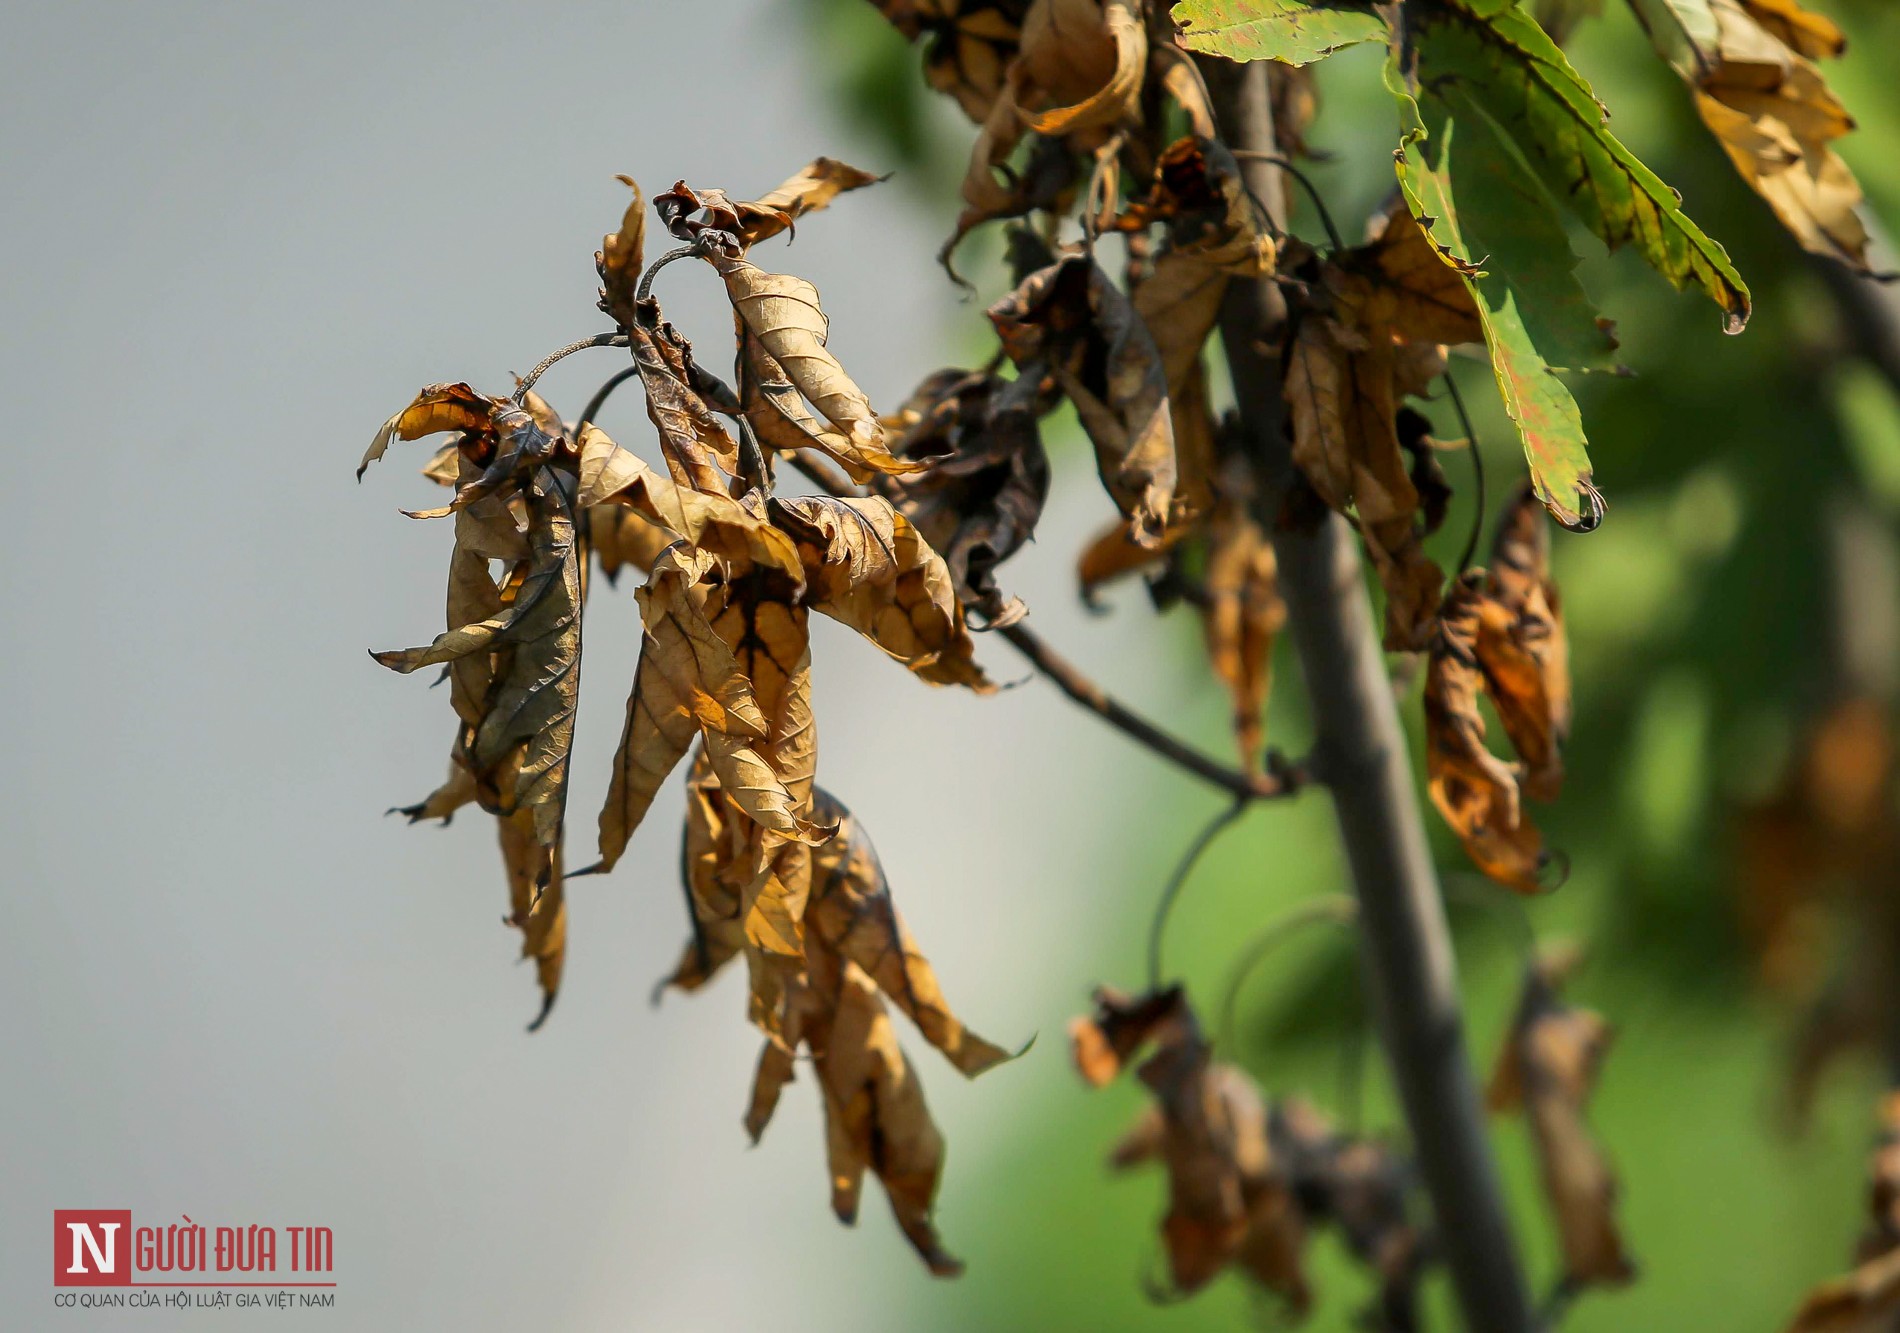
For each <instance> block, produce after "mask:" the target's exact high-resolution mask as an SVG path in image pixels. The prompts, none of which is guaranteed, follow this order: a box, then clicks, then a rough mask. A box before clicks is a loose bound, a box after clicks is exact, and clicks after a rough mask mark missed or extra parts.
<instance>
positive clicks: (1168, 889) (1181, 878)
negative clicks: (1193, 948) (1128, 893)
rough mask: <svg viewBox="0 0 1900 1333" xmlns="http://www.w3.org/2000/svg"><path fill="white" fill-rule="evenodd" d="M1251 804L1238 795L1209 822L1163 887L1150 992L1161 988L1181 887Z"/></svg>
mask: <svg viewBox="0 0 1900 1333" xmlns="http://www.w3.org/2000/svg"><path fill="white" fill-rule="evenodd" d="M1250 804H1252V802H1250V801H1249V800H1248V799H1247V798H1246V797H1245V796H1237V797H1235V798H1234V803H1233V804H1232V805H1230V806H1228V807H1227V808H1226V809H1225V810H1223V811H1221V812H1220V813H1219V814H1218V815H1215V816H1214V818H1213V819H1211V820H1209V821H1208V824H1207V827H1206V828H1203V829H1202V830H1201V831H1200V832H1199V833H1198V834H1196V835H1195V837H1194V841H1193V842H1191V843H1189V844H1188V849H1187V852H1186V854H1184V855H1183V856H1182V857H1181V863H1180V864H1179V865H1177V866H1176V867H1175V868H1174V874H1173V875H1171V876H1169V878H1168V882H1167V884H1166V885H1165V886H1163V888H1162V890H1161V897H1160V899H1159V900H1158V901H1157V902H1156V903H1155V915H1154V920H1153V922H1151V923H1150V924H1149V926H1148V989H1149V990H1150V991H1158V990H1160V989H1161V940H1162V936H1164V935H1165V934H1166V933H1167V929H1168V915H1169V913H1171V912H1173V911H1174V902H1175V899H1177V898H1179V897H1180V896H1181V886H1182V885H1183V884H1186V883H1187V878H1188V876H1189V875H1191V874H1193V873H1194V865H1195V863H1196V862H1197V861H1199V860H1200V859H1201V853H1203V852H1205V851H1206V850H1207V849H1208V847H1209V846H1211V845H1212V844H1213V841H1214V839H1216V838H1218V837H1219V836H1220V835H1221V833H1222V832H1223V831H1224V830H1225V829H1226V828H1227V826H1228V825H1229V824H1231V823H1233V822H1234V821H1235V820H1236V819H1239V818H1240V817H1241V816H1242V815H1244V814H1245V813H1247V807H1248V806H1249V805H1250Z"/></svg>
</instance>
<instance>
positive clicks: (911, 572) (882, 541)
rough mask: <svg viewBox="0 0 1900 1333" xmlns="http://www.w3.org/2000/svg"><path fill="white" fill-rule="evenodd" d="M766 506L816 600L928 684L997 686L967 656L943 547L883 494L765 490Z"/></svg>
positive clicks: (971, 654) (971, 651) (969, 647)
mask: <svg viewBox="0 0 1900 1333" xmlns="http://www.w3.org/2000/svg"><path fill="white" fill-rule="evenodd" d="M772 513H773V517H774V519H775V520H776V521H777V522H778V524H779V525H780V526H781V527H782V528H783V529H784V530H785V531H787V532H789V533H790V534H791V535H792V536H793V537H794V538H796V539H797V541H798V544H799V553H800V556H801V558H802V559H803V560H804V562H805V577H806V579H807V581H808V583H809V592H808V593H807V599H806V600H807V602H808V603H809V605H811V606H812V607H813V608H814V609H815V610H818V611H822V612H823V613H824V614H826V615H828V616H830V617H831V618H832V619H833V620H836V621H839V622H840V623H842V624H845V625H849V626H850V627H851V628H852V629H855V630H856V631H858V633H860V634H862V635H864V637H865V638H867V639H869V640H870V641H871V642H872V643H874V644H876V645H877V646H878V647H880V648H882V649H883V650H884V651H885V652H886V653H888V654H890V655H891V656H892V657H894V658H896V659H897V660H898V661H900V662H902V663H903V664H904V665H905V666H907V667H909V668H910V669H911V671H913V672H914V673H915V674H916V675H918V676H919V677H921V678H922V679H924V680H927V681H929V682H930V683H932V684H933V685H965V686H968V687H969V688H971V689H973V690H975V691H976V692H977V693H979V694H987V693H989V692H990V691H992V690H994V689H995V688H996V687H995V686H994V685H992V684H991V683H990V681H989V678H988V677H987V676H985V675H984V674H983V669H982V667H980V666H978V665H977V663H976V656H975V653H976V649H975V646H974V645H973V644H972V643H971V642H970V635H969V631H968V630H967V629H966V628H965V625H964V616H963V604H962V603H961V602H960V601H958V600H957V594H956V589H955V588H954V587H952V586H951V581H950V571H949V569H948V568H946V567H945V565H944V563H943V557H941V556H939V555H938V554H937V553H936V552H935V551H933V550H931V548H930V546H929V544H928V543H926V542H925V541H924V539H923V538H922V537H921V536H920V535H919V534H918V532H917V529H916V528H915V527H914V526H913V525H912V524H911V522H910V520H909V519H907V518H905V517H904V516H903V515H902V514H900V513H898V512H897V511H896V510H895V509H893V508H891V504H890V501H888V500H885V499H883V498H882V497H879V496H866V497H864V498H861V499H836V498H833V497H830V496H806V497H800V498H798V499H792V500H774V501H773V502H772Z"/></svg>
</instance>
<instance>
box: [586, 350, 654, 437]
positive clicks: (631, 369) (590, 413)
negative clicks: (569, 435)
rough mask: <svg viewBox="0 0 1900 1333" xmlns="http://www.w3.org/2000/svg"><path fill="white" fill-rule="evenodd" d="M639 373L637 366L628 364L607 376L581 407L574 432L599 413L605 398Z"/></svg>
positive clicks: (609, 396) (604, 404)
mask: <svg viewBox="0 0 1900 1333" xmlns="http://www.w3.org/2000/svg"><path fill="white" fill-rule="evenodd" d="M639 373H640V368H639V367H638V366H628V367H627V368H626V369H625V370H617V371H615V372H614V373H613V374H612V375H610V376H608V378H607V382H606V383H605V384H603V385H601V386H600V387H599V388H598V389H596V390H594V396H593V397H592V398H589V399H588V400H587V406H586V407H585V408H583V409H581V415H580V419H579V420H578V421H576V422H575V423H574V433H575V434H576V435H579V434H580V433H581V428H582V427H583V426H586V425H588V424H589V423H590V422H592V421H593V420H594V418H595V417H597V416H599V415H600V410H601V409H602V408H603V407H605V406H607V400H608V399H609V398H611V397H612V396H613V392H614V390H615V389H618V388H619V387H620V386H621V385H623V384H625V383H626V382H627V381H628V380H630V379H632V378H633V377H634V376H635V375H638V374H639Z"/></svg>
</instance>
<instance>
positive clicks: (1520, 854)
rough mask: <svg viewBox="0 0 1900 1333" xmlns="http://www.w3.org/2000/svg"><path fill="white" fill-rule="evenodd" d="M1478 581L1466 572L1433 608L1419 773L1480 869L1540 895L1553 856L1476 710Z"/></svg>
mask: <svg viewBox="0 0 1900 1333" xmlns="http://www.w3.org/2000/svg"><path fill="white" fill-rule="evenodd" d="M1482 580H1483V575H1482V573H1481V572H1472V573H1467V574H1466V575H1465V576H1464V577H1463V578H1462V579H1460V580H1459V581H1458V583H1456V584H1454V585H1453V587H1452V591H1451V593H1450V594H1449V595H1448V596H1447V597H1446V598H1445V603H1444V606H1443V607H1442V608H1441V609H1440V611H1439V619H1438V626H1437V629H1436V630H1435V631H1434V633H1433V635H1432V642H1431V651H1430V653H1429V655H1428V657H1427V660H1426V668H1425V771H1426V775H1427V777H1428V779H1429V785H1430V789H1431V795H1432V803H1433V804H1434V805H1436V806H1437V807H1438V812H1439V814H1441V815H1443V816H1444V817H1445V822H1446V823H1447V824H1449V825H1451V829H1452V831H1453V832H1454V833H1456V834H1457V835H1458V837H1459V839H1460V841H1462V842H1463V843H1464V845H1465V852H1466V853H1467V854H1468V855H1469V856H1470V857H1471V859H1472V861H1473V862H1474V863H1475V864H1476V865H1477V867H1478V869H1480V870H1482V871H1484V873H1485V874H1487V875H1489V876H1490V877H1491V878H1492V879H1494V880H1496V881H1497V882H1498V883H1500V884H1502V885H1504V886H1505V887H1507V888H1510V889H1514V890H1515V891H1517V892H1518V893H1526V894H1531V893H1541V892H1543V890H1544V887H1545V886H1544V884H1543V876H1544V874H1545V871H1546V868H1547V867H1549V866H1550V865H1551V864H1552V861H1553V858H1552V856H1551V853H1550V852H1549V851H1548V850H1547V849H1546V848H1545V846H1544V838H1543V835H1542V834H1541V833H1539V832H1538V831H1537V826H1536V825H1535V824H1533V823H1532V822H1531V818H1530V815H1529V814H1528V813H1527V812H1526V811H1525V810H1524V808H1523V800H1522V792H1521V789H1520V782H1521V778H1522V770H1521V768H1520V767H1519V766H1517V765H1515V764H1508V763H1506V762H1505V761H1504V760H1502V759H1500V758H1498V757H1497V756H1496V755H1494V754H1492V753H1491V751H1490V749H1489V748H1488V747H1487V746H1486V745H1485V725H1484V717H1483V715H1482V714H1481V713H1480V712H1479V711H1478V698H1479V696H1480V695H1481V694H1482V693H1483V692H1484V689H1485V678H1484V669H1483V667H1482V666H1481V665H1480V663H1479V658H1478V636H1479V633H1480V629H1479V625H1480V621H1481V618H1482V616H1483V615H1484V611H1485V606H1486V604H1487V602H1488V598H1487V597H1486V595H1485V593H1484V589H1483V582H1482Z"/></svg>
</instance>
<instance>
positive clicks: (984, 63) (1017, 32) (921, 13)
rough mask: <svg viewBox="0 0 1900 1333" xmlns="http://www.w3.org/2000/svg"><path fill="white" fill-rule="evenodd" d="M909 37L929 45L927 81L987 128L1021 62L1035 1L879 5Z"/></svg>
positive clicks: (881, 1) (906, 0) (892, 0)
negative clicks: (1007, 77) (1026, 20)
mask: <svg viewBox="0 0 1900 1333" xmlns="http://www.w3.org/2000/svg"><path fill="white" fill-rule="evenodd" d="M873 3H875V4H876V5H877V7H878V9H879V10H880V11H881V12H882V13H883V15H884V17H885V18H887V19H889V20H890V22H891V25H892V26H893V27H895V28H896V29H897V30H898V31H899V32H901V33H903V34H904V36H905V37H906V38H908V39H909V40H911V41H913V42H915V41H918V40H919V39H922V41H923V48H924V79H925V81H926V82H928V83H929V84H930V86H931V87H932V88H935V89H936V90H937V91H938V92H940V93H943V94H945V95H946V96H949V97H953V98H955V99H956V102H957V105H958V106H960V107H962V108H963V113H964V114H965V115H966V116H968V117H969V118H970V119H971V120H973V121H975V122H976V123H977V124H979V125H981V124H982V123H983V121H984V120H985V118H987V117H988V115H989V113H990V109H991V107H992V106H994V105H995V102H996V97H997V94H998V93H999V92H1000V91H1001V90H1002V86H1003V76H1004V71H1005V70H1006V69H1007V68H1008V67H1009V64H1010V62H1011V61H1012V60H1014V59H1015V57H1016V50H1017V47H1018V44H1019V43H1020V41H1021V37H1022V25H1023V16H1024V15H1025V14H1026V13H1028V11H1029V7H1030V0H873Z"/></svg>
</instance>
